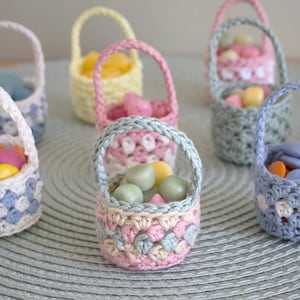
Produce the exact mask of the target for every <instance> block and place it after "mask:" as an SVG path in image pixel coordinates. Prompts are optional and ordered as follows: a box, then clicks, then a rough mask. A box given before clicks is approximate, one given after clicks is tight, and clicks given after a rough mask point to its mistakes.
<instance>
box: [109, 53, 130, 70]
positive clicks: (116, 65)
mask: <svg viewBox="0 0 300 300" xmlns="http://www.w3.org/2000/svg"><path fill="white" fill-rule="evenodd" d="M130 67H131V64H130V60H129V58H128V56H127V55H125V54H123V53H114V54H112V55H111V56H110V57H109V58H108V59H107V61H106V62H105V64H104V66H103V68H104V69H119V70H120V72H121V73H125V72H127V71H128V70H129V69H130Z"/></svg>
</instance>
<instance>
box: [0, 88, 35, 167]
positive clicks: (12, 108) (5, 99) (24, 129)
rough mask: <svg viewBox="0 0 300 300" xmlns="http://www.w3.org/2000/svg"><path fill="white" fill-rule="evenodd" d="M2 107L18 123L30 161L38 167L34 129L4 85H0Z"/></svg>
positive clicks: (25, 151)
mask: <svg viewBox="0 0 300 300" xmlns="http://www.w3.org/2000/svg"><path fill="white" fill-rule="evenodd" d="M0 107H1V109H3V111H5V112H6V113H7V114H8V116H9V117H10V118H11V119H12V120H13V122H14V123H15V124H16V127H17V130H18V136H19V138H20V140H21V142H22V145H23V148H24V153H25V154H26V155H27V156H28V159H29V161H30V162H32V163H33V164H34V165H35V166H36V167H38V163H39V160H38V155H37V150H36V147H35V142H34V138H33V135H32V131H31V129H30V127H29V126H28V124H27V122H26V120H25V119H24V117H23V115H22V113H21V111H20V110H19V108H18V107H17V105H16V103H15V102H14V101H13V100H12V99H11V97H10V96H9V94H8V93H7V92H6V91H5V90H4V89H3V88H2V87H0Z"/></svg>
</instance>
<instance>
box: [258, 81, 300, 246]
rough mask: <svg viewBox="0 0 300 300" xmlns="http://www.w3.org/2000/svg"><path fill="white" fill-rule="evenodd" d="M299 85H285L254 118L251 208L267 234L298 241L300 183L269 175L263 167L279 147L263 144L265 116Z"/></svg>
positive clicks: (299, 233) (299, 231) (291, 83)
mask: <svg viewBox="0 0 300 300" xmlns="http://www.w3.org/2000/svg"><path fill="white" fill-rule="evenodd" d="M299 89H300V82H297V83H296V82H289V83H286V84H284V85H282V86H281V87H279V88H278V89H277V90H276V91H274V92H273V93H272V94H271V95H270V96H269V98H268V100H267V101H266V102H265V103H264V105H263V106H262V107H261V109H260V111H259V113H258V116H257V128H256V142H255V155H256V159H255V164H254V168H253V176H254V184H255V198H254V203H255V209H256V217H257V221H258V223H259V225H260V226H261V228H263V229H264V230H265V231H267V232H268V233H270V234H271V235H275V236H278V237H281V238H282V239H288V240H292V241H297V242H299V241H300V181H297V180H291V179H286V178H280V177H279V176H277V175H274V174H272V173H270V172H269V171H268V169H267V166H268V165H269V164H270V163H271V162H272V161H273V157H274V156H275V154H278V152H279V151H281V150H282V144H274V145H268V146H265V145H264V136H265V126H266V116H267V112H269V110H270V108H271V107H272V105H273V103H275V101H277V100H278V99H279V98H281V97H283V96H284V95H286V94H287V93H289V92H291V91H294V90H299Z"/></svg>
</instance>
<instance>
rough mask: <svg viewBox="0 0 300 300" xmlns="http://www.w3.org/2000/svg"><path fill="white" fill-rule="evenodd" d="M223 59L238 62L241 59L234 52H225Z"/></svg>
mask: <svg viewBox="0 0 300 300" xmlns="http://www.w3.org/2000/svg"><path fill="white" fill-rule="evenodd" d="M221 57H222V58H225V59H231V60H236V59H238V58H239V55H238V54H237V53H236V52H235V51H233V50H227V51H224V52H223V53H222V55H221Z"/></svg>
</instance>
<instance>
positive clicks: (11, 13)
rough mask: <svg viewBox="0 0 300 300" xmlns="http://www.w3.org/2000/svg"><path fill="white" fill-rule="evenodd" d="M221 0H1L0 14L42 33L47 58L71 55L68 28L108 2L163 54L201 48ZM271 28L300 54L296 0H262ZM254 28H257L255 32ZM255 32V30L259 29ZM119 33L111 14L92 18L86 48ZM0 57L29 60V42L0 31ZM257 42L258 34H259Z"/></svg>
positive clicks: (244, 9)
mask: <svg viewBox="0 0 300 300" xmlns="http://www.w3.org/2000/svg"><path fill="white" fill-rule="evenodd" d="M223 2H224V0H209V1H208V0H184V1H182V0H163V1H162V0H151V1H146V0H126V1H124V0H89V1H82V0H51V1H46V0H26V1H20V0H9V1H8V0H1V1H0V19H6V20H11V21H16V22H19V23H21V24H23V25H25V26H27V27H29V28H30V29H32V30H33V31H34V33H36V34H37V36H38V37H39V38H40V40H41V43H42V47H43V50H44V52H45V55H46V58H47V59H52V58H68V57H70V32H71V28H72V26H73V23H74V22H75V19H76V18H77V17H78V16H79V15H80V14H81V13H82V12H83V11H84V10H86V9H88V8H91V7H93V6H96V5H97V6H98V5H101V6H107V7H111V8H113V9H115V10H117V11H118V12H120V13H121V14H123V15H124V16H125V17H126V18H127V19H128V21H129V22H130V23H131V25H132V27H133V29H134V31H135V33H136V36H137V37H138V38H139V39H142V40H145V41H146V42H149V43H150V44H151V45H153V46H154V47H155V48H157V49H159V50H160V51H161V52H163V53H166V54H193V55H197V56H200V55H202V54H203V53H204V51H205V49H206V46H207V42H208V39H209V33H210V30H211V28H212V24H213V22H214V18H215V15H216V12H217V10H218V8H219V7H220V5H221V4H222V3H223ZM261 3H262V4H263V5H264V7H265V9H266V12H267V15H268V16H269V19H270V22H271V24H272V28H273V30H274V31H275V33H276V34H277V35H278V37H279V38H280V40H281V42H282V45H283V48H284V50H285V53H286V55H287V56H288V57H293V58H299V53H300V43H299V42H298V41H299V39H300V31H299V30H298V28H300V18H299V11H300V1H296V0H284V1H282V0H261ZM237 16H252V17H256V14H255V12H254V11H253V9H252V8H251V7H250V6H249V5H245V4H239V5H236V6H235V7H233V8H232V10H230V11H228V13H227V14H226V17H237ZM254 33H258V32H257V31H254ZM258 37H259V34H258ZM121 38H123V36H122V33H121V31H120V29H119V28H118V26H117V25H116V24H115V23H114V22H113V21H112V20H110V19H106V18H94V19H91V20H90V22H88V23H87V24H86V26H85V27H84V28H83V31H82V39H81V43H82V46H83V50H84V52H86V51H90V50H92V49H99V50H101V49H103V48H104V47H106V46H107V45H108V44H110V43H112V42H114V41H116V40H119V39H121ZM1 41H5V43H1V49H0V60H3V59H6V60H16V59H19V60H28V58H31V57H32V54H31V51H30V50H31V49H30V48H29V47H24V45H22V44H21V45H22V46H21V49H22V53H20V51H19V49H20V44H18V42H17V37H16V36H15V35H13V34H12V33H6V32H5V31H1ZM258 41H259V39H258Z"/></svg>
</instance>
